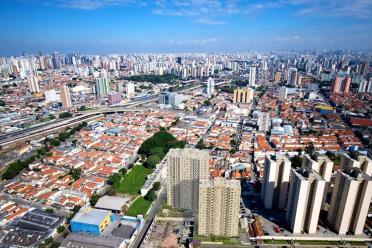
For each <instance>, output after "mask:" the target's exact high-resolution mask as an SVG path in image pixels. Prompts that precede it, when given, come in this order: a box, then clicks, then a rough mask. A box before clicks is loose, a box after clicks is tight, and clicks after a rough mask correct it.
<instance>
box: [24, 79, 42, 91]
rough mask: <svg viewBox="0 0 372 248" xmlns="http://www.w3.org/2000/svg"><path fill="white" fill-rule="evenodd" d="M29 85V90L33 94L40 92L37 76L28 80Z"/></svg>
mask: <svg viewBox="0 0 372 248" xmlns="http://www.w3.org/2000/svg"><path fill="white" fill-rule="evenodd" d="M27 83H28V88H29V90H30V92H31V93H37V92H40V88H39V79H38V78H37V77H36V76H30V77H29V78H28V79H27Z"/></svg>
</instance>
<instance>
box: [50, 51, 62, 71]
mask: <svg viewBox="0 0 372 248" xmlns="http://www.w3.org/2000/svg"><path fill="white" fill-rule="evenodd" d="M52 55H53V57H52V59H53V67H54V69H60V68H61V67H62V64H61V58H60V57H59V53H57V52H54V53H53V54H52Z"/></svg>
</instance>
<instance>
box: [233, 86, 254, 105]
mask: <svg viewBox="0 0 372 248" xmlns="http://www.w3.org/2000/svg"><path fill="white" fill-rule="evenodd" d="M252 99H253V89H251V88H246V89H242V88H240V89H235V90H234V103H250V102H251V101H252Z"/></svg>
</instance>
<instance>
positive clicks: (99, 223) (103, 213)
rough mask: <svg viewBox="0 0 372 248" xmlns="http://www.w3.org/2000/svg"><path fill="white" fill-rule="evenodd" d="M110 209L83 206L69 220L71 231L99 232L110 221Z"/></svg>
mask: <svg viewBox="0 0 372 248" xmlns="http://www.w3.org/2000/svg"><path fill="white" fill-rule="evenodd" d="M110 214H111V213H110V211H107V210H102V209H94V208H91V207H89V206H84V207H82V208H81V209H80V211H79V212H78V213H77V214H76V215H75V217H74V218H73V219H72V220H71V222H70V225H71V231H72V232H73V233H78V232H82V233H91V234H97V235H99V234H101V233H102V231H103V230H104V229H105V228H106V227H107V225H108V224H109V223H110Z"/></svg>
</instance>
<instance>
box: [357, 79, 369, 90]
mask: <svg viewBox="0 0 372 248" xmlns="http://www.w3.org/2000/svg"><path fill="white" fill-rule="evenodd" d="M358 92H367V93H371V92H372V81H367V80H362V81H361V82H360V83H359V88H358Z"/></svg>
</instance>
